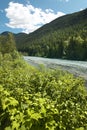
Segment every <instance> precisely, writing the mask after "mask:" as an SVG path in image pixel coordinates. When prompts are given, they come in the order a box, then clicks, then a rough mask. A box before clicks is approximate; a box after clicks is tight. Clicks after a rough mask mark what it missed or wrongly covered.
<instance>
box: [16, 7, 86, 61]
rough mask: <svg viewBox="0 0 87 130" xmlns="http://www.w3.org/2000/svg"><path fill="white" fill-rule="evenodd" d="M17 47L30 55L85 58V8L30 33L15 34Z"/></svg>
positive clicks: (74, 58)
mask: <svg viewBox="0 0 87 130" xmlns="http://www.w3.org/2000/svg"><path fill="white" fill-rule="evenodd" d="M15 38H16V44H17V48H18V50H19V51H21V52H23V53H24V52H26V53H27V54H28V55H32V56H42V57H51V58H66V59H73V60H87V9H85V10H83V11H80V12H76V13H73V14H69V15H65V16H62V17H60V18H58V19H56V20H54V21H52V22H51V23H49V24H46V25H44V26H43V27H41V28H40V29H38V30H36V31H35V32H33V33H31V34H22V33H20V34H17V35H15Z"/></svg>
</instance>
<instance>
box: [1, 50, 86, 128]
mask: <svg viewBox="0 0 87 130" xmlns="http://www.w3.org/2000/svg"><path fill="white" fill-rule="evenodd" d="M40 68H41V69H36V68H34V67H32V66H30V65H28V64H27V63H26V62H25V61H24V60H23V58H22V57H21V56H19V54H18V53H17V52H14V53H12V54H4V55H2V54H1V53H0V130H87V91H86V88H85V86H84V81H83V80H82V79H80V78H75V77H74V76H73V75H71V74H68V73H66V72H62V71H61V70H47V69H45V68H42V67H40Z"/></svg>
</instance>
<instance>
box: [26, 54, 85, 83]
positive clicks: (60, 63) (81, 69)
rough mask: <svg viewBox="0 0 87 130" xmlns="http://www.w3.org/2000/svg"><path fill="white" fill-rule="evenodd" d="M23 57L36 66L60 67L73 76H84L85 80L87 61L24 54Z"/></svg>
mask: <svg viewBox="0 0 87 130" xmlns="http://www.w3.org/2000/svg"><path fill="white" fill-rule="evenodd" d="M24 59H25V60H26V61H27V62H28V63H29V64H31V65H33V66H35V67H38V66H39V65H40V64H43V65H44V66H45V67H48V68H52V69H55V68H60V69H62V70H66V71H68V72H70V73H72V74H74V75H75V76H79V77H82V78H84V79H85V80H86V81H87V61H73V60H61V59H51V58H42V57H32V56H24Z"/></svg>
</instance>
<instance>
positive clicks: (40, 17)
mask: <svg viewBox="0 0 87 130" xmlns="http://www.w3.org/2000/svg"><path fill="white" fill-rule="evenodd" d="M5 12H6V17H7V18H8V19H9V22H8V23H6V25H7V26H8V27H10V28H19V29H22V30H23V32H26V33H30V32H32V31H34V30H36V29H38V28H39V27H40V26H41V25H43V24H46V23H49V22H50V21H52V20H54V19H55V18H57V17H60V16H62V15H64V13H63V12H57V13H54V11H53V10H51V9H46V10H42V9H41V8H35V7H34V6H32V5H31V4H27V5H26V6H24V5H23V4H20V3H14V2H10V3H9V6H8V8H6V9H5Z"/></svg>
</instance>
